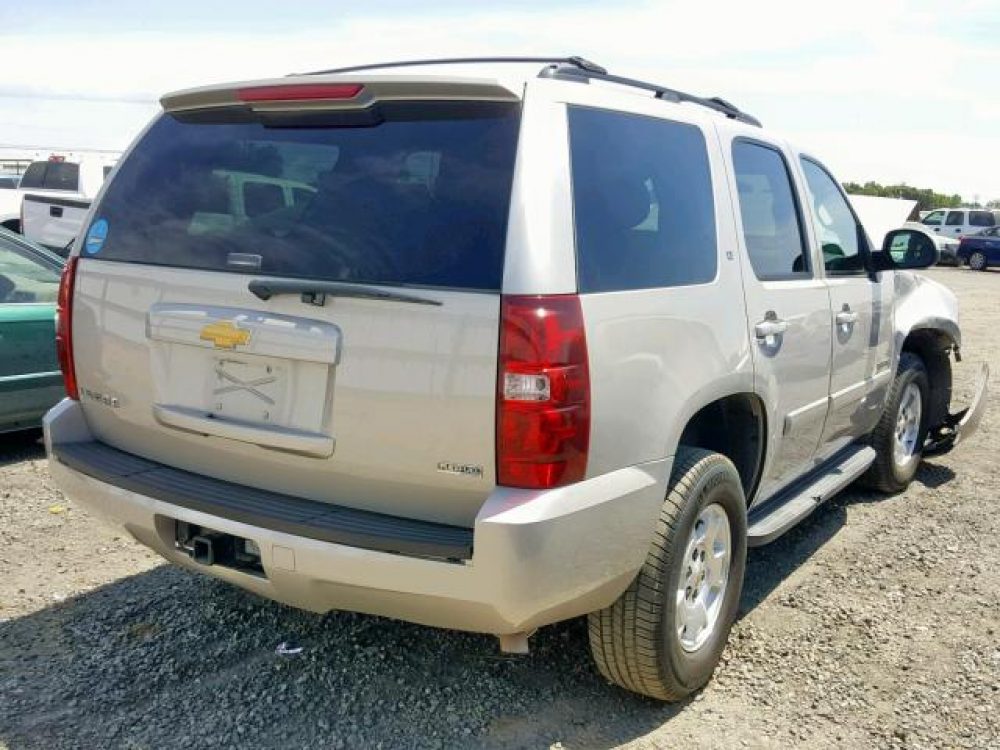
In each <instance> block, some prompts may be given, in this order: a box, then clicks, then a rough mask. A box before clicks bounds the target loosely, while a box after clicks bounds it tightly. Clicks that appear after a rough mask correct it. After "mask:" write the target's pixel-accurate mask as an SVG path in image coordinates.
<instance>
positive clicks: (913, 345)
mask: <svg viewBox="0 0 1000 750" xmlns="http://www.w3.org/2000/svg"><path fill="white" fill-rule="evenodd" d="M954 345H955V342H954V341H952V340H951V337H950V336H948V334H946V333H944V332H943V331H939V330H936V329H933V328H919V329H917V330H915V331H910V333H909V334H908V335H907V337H906V339H905V340H904V341H903V351H904V352H910V353H912V354H915V355H916V356H918V357H920V359H921V360H922V361H923V363H924V367H925V368H926V369H927V380H928V381H929V384H930V396H929V399H928V400H929V401H930V403H929V404H928V422H927V423H928V425H930V427H931V428H932V429H933V428H934V427H937V426H938V425H940V424H943V423H944V421H945V420H946V419H947V418H948V410H949V409H950V407H951V359H950V357H949V354H950V352H951V349H952V347H953V346H954Z"/></svg>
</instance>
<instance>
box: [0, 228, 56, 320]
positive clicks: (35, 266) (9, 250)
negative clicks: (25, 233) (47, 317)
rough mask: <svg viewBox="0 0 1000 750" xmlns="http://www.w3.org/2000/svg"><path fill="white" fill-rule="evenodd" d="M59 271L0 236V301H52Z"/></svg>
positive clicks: (10, 302)
mask: <svg viewBox="0 0 1000 750" xmlns="http://www.w3.org/2000/svg"><path fill="white" fill-rule="evenodd" d="M58 291H59V274H58V273H57V272H56V271H54V270H53V269H51V268H49V267H47V266H45V265H43V264H42V263H41V262H40V261H38V260H36V259H35V258H34V257H32V255H31V254H30V253H28V252H27V251H26V250H22V249H21V248H19V247H18V246H17V245H15V244H14V243H13V242H8V241H7V240H4V239H3V238H0V304H12V303H18V302H20V303H28V302H55V301H56V294H57V292H58Z"/></svg>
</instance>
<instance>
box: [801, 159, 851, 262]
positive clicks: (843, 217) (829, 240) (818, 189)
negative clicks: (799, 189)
mask: <svg viewBox="0 0 1000 750" xmlns="http://www.w3.org/2000/svg"><path fill="white" fill-rule="evenodd" d="M801 163H802V171H803V172H804V173H805V176H806V185H807V186H808V188H809V202H810V204H811V207H812V218H813V226H814V227H815V229H816V237H817V239H818V241H819V244H820V247H821V248H822V250H823V266H824V267H825V268H826V270H827V272H829V273H832V274H843V273H861V272H863V271H864V270H865V257H864V250H865V249H866V243H865V240H864V231H863V230H862V228H861V225H860V224H858V222H857V219H855V218H854V212H853V211H851V207H850V205H849V204H848V202H847V199H846V198H845V197H844V194H843V193H842V192H841V191H840V188H839V186H838V185H837V183H836V182H834V180H833V178H832V177H830V175H829V174H828V173H827V171H826V170H825V169H823V168H822V167H821V166H819V165H818V164H817V163H816V162H814V161H812V160H811V159H802V160H801Z"/></svg>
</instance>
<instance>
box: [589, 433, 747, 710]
mask: <svg viewBox="0 0 1000 750" xmlns="http://www.w3.org/2000/svg"><path fill="white" fill-rule="evenodd" d="M746 536H747V522H746V501H745V499H744V497H743V487H742V484H741V483H740V477H739V474H738V473H737V471H736V468H735V467H734V466H733V464H732V463H731V462H730V461H729V459H728V458H726V457H725V456H722V455H720V454H718V453H712V452H710V451H706V450H701V449H695V448H685V447H681V448H680V449H679V450H678V452H677V457H676V460H675V462H674V470H673V472H672V473H671V477H670V489H669V491H668V493H667V497H666V499H665V500H664V502H663V506H662V508H661V510H660V518H659V520H658V522H657V526H656V530H655V532H654V534H653V543H652V546H651V548H650V550H649V553H648V554H647V557H646V562H645V563H644V564H643V566H642V569H641V570H640V571H639V575H638V576H637V577H636V579H635V580H634V581H633V582H632V585H630V586H629V587H628V589H626V590H625V592H624V593H623V594H622V595H621V596H620V597H619V598H618V600H617V601H615V602H614V604H612V605H611V606H610V607H607V608H606V609H602V610H600V611H598V612H593V613H591V614H590V615H589V618H588V619H589V629H590V650H591V653H592V654H593V657H594V661H595V662H596V663H597V668H598V669H599V670H600V672H601V674H602V675H604V677H605V678H607V679H608V680H610V681H611V682H614V683H616V684H618V685H620V686H622V687H624V688H626V689H627V690H632V691H634V692H636V693H642V694H643V695H648V696H650V697H653V698H659V699H660V700H667V701H676V700H680V699H682V698H684V697H686V696H687V695H689V694H691V693H692V692H694V691H695V690H697V689H698V688H700V687H702V686H703V685H705V683H707V682H708V680H709V679H710V678H711V676H712V673H713V672H714V671H715V667H716V665H717V664H718V663H719V657H720V656H721V654H722V650H723V648H725V645H726V641H727V639H728V637H729V629H730V627H732V624H733V620H734V619H735V617H736V612H737V609H738V608H739V602H740V592H741V590H742V588H743V571H744V568H745V566H746V551H747V547H746Z"/></svg>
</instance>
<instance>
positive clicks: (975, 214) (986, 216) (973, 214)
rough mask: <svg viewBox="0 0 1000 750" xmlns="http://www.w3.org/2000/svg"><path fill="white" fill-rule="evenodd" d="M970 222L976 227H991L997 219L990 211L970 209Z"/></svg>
mask: <svg viewBox="0 0 1000 750" xmlns="http://www.w3.org/2000/svg"><path fill="white" fill-rule="evenodd" d="M969 224H971V225H972V226H974V227H991V226H993V225H994V224H996V221H995V220H994V218H993V214H991V213H990V212H989V211H969Z"/></svg>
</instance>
